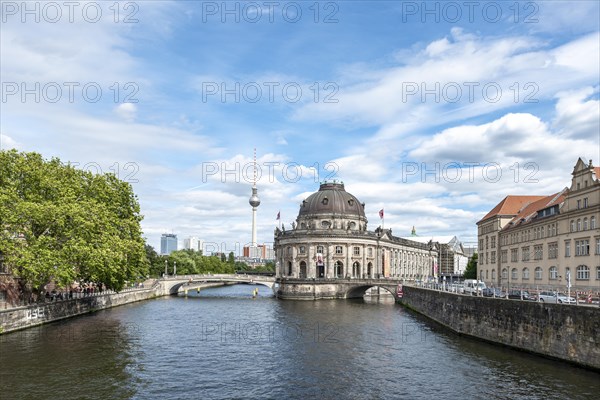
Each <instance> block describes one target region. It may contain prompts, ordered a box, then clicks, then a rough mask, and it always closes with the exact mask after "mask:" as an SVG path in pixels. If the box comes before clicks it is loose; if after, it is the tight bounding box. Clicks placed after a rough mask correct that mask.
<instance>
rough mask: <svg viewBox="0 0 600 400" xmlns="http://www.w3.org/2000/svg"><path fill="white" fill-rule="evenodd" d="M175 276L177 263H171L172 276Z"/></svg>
mask: <svg viewBox="0 0 600 400" xmlns="http://www.w3.org/2000/svg"><path fill="white" fill-rule="evenodd" d="M175 275H177V261H173V276H175Z"/></svg>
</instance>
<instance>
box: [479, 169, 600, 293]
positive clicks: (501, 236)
mask: <svg viewBox="0 0 600 400" xmlns="http://www.w3.org/2000/svg"><path fill="white" fill-rule="evenodd" d="M572 176H573V177H572V180H571V185H570V187H568V188H565V189H563V190H562V191H560V192H558V193H555V194H552V195H550V196H507V197H506V198H505V199H504V200H502V202H501V203H500V204H498V205H497V206H496V207H495V208H494V209H493V210H492V211H490V213H488V215H486V216H485V217H484V218H483V219H481V220H480V221H479V222H478V223H477V228H478V239H479V264H478V271H479V278H480V279H482V280H483V281H485V282H488V283H491V284H493V285H495V286H504V287H507V286H516V287H523V288H528V287H529V288H540V289H559V290H561V291H566V290H567V281H568V279H569V278H568V277H569V276H570V283H571V286H572V287H571V290H572V291H598V289H600V229H599V220H600V179H599V178H600V168H598V167H594V166H593V165H592V162H591V160H590V162H589V163H588V164H586V163H585V162H584V161H583V160H582V159H579V160H578V161H577V164H576V165H575V168H574V170H573V173H572Z"/></svg>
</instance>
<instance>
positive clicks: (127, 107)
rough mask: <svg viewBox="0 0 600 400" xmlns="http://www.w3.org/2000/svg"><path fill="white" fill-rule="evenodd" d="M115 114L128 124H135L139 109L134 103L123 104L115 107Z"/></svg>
mask: <svg viewBox="0 0 600 400" xmlns="http://www.w3.org/2000/svg"><path fill="white" fill-rule="evenodd" d="M115 113H116V114H117V115H118V116H119V117H121V118H122V119H124V120H125V121H127V122H133V121H134V120H135V117H136V115H137V107H136V105H135V104H133V103H123V104H119V105H118V106H117V107H115Z"/></svg>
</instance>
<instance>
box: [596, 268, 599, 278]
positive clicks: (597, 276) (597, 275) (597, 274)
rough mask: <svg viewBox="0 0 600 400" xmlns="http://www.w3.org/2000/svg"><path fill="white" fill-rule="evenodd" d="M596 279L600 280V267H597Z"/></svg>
mask: <svg viewBox="0 0 600 400" xmlns="http://www.w3.org/2000/svg"><path fill="white" fill-rule="evenodd" d="M596 279H597V280H600V267H596Z"/></svg>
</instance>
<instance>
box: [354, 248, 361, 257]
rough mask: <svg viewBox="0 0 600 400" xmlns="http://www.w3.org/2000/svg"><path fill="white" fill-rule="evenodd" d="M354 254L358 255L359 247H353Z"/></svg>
mask: <svg viewBox="0 0 600 400" xmlns="http://www.w3.org/2000/svg"><path fill="white" fill-rule="evenodd" d="M354 255H355V256H360V247H355V248H354Z"/></svg>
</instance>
